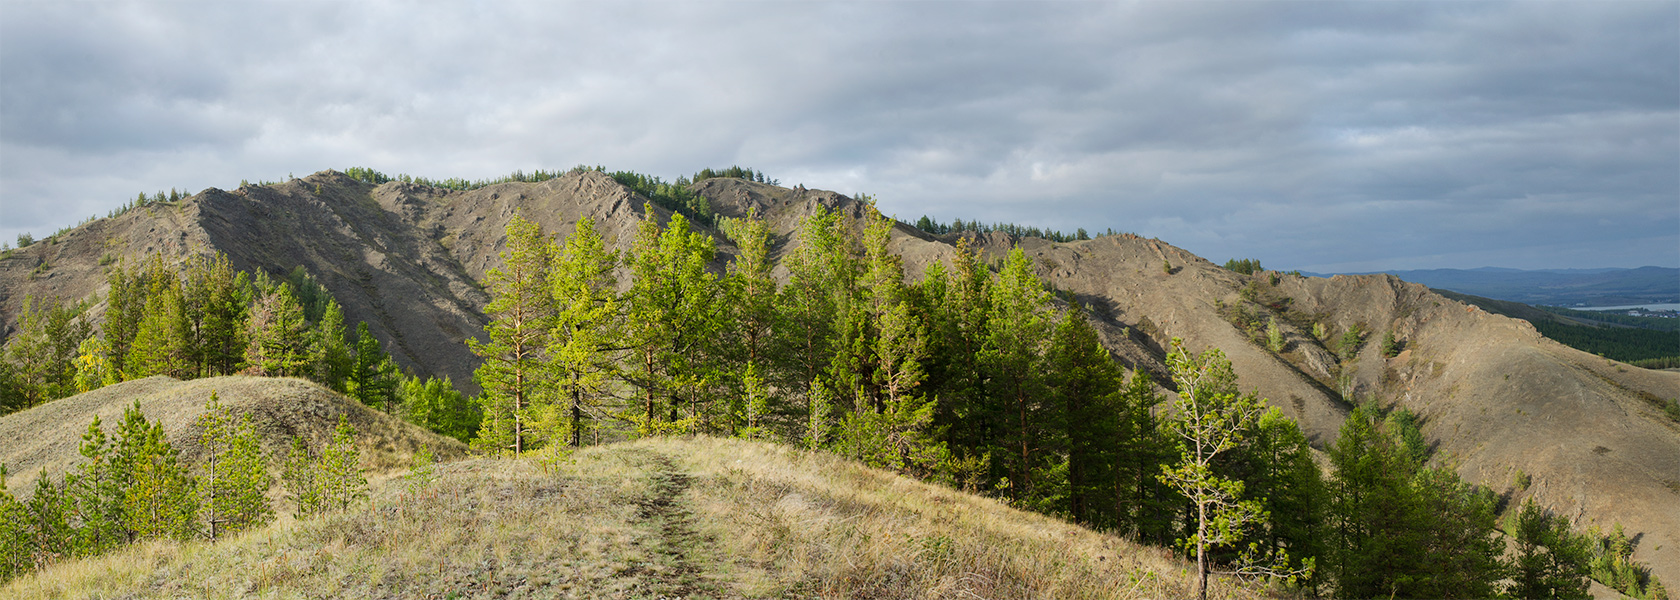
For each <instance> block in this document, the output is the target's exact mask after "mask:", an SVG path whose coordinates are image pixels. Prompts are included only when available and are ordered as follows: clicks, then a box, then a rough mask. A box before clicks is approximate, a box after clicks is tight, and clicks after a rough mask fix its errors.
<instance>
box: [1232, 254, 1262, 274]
mask: <svg viewBox="0 0 1680 600" xmlns="http://www.w3.org/2000/svg"><path fill="white" fill-rule="evenodd" d="M1225 269H1226V270H1229V271H1235V272H1237V273H1242V274H1244V275H1253V274H1255V273H1259V272H1261V271H1264V270H1265V269H1263V268H1261V267H1260V260H1259V259H1256V258H1244V259H1236V258H1233V259H1231V260H1227V261H1225Z"/></svg>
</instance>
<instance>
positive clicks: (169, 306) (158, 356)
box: [123, 269, 196, 379]
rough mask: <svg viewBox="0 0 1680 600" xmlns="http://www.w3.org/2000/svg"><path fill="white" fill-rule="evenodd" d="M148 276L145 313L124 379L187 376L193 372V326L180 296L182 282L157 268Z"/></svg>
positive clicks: (127, 361) (130, 353)
mask: <svg viewBox="0 0 1680 600" xmlns="http://www.w3.org/2000/svg"><path fill="white" fill-rule="evenodd" d="M151 277H154V278H155V280H154V281H152V282H151V291H150V292H149V293H148V294H147V297H146V314H145V316H143V317H141V319H140V327H139V329H138V330H136V331H135V334H134V343H133V345H132V346H131V347H130V348H129V351H128V359H127V360H126V361H125V362H124V364H126V365H127V366H128V370H127V371H126V372H124V374H123V375H124V379H142V378H146V377H151V376H153V375H168V376H170V377H174V378H177V379H188V378H191V377H192V376H193V375H195V374H196V373H195V369H194V363H193V360H192V339H191V336H192V329H191V324H190V322H189V321H188V318H187V312H186V310H187V308H186V302H185V300H184V298H183V297H182V296H181V285H180V282H179V280H177V279H176V278H175V277H174V276H173V274H171V273H169V272H168V271H166V270H163V269H158V270H157V272H156V273H153V274H152V275H151Z"/></svg>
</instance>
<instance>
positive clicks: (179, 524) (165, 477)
mask: <svg viewBox="0 0 1680 600" xmlns="http://www.w3.org/2000/svg"><path fill="white" fill-rule="evenodd" d="M116 446H117V448H116V452H115V457H114V458H116V459H118V465H119V468H124V469H125V470H126V471H127V472H128V476H127V487H126V488H124V490H123V497H122V514H123V519H124V525H125V527H126V529H127V530H128V535H129V536H130V538H131V539H144V538H155V537H174V538H178V539H186V538H188V537H191V536H192V535H193V534H194V533H195V529H194V527H193V525H194V521H195V517H196V515H197V513H198V502H197V498H196V497H195V494H194V491H195V483H194V481H193V478H192V475H191V474H189V473H188V472H187V468H186V466H185V465H182V464H181V462H180V453H179V452H178V451H177V450H176V449H175V448H174V446H172V445H170V443H169V440H168V439H167V438H165V437H164V434H163V425H162V424H159V423H153V422H150V421H148V420H146V417H145V415H144V414H143V413H141V412H140V403H139V402H138V401H136V402H135V404H134V406H133V407H131V408H129V409H127V410H125V411H123V422H122V424H121V425H120V426H119V427H118V429H117V442H116Z"/></svg>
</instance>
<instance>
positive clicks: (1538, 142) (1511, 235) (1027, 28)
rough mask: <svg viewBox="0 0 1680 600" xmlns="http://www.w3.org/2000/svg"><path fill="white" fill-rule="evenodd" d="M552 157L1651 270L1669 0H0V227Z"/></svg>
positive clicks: (1200, 228)
mask: <svg viewBox="0 0 1680 600" xmlns="http://www.w3.org/2000/svg"><path fill="white" fill-rule="evenodd" d="M580 163H581V164H591V165H593V164H601V165H606V166H608V167H609V168H612V169H629V170H636V171H641V172H647V173H651V174H656V175H661V176H664V177H666V178H674V177H675V176H677V175H679V174H684V173H692V172H694V171H696V170H699V169H700V168H702V167H707V166H713V167H716V166H726V165H729V164H741V165H747V166H751V167H755V168H758V169H760V170H763V171H765V172H767V173H769V174H770V175H771V176H773V177H777V178H780V179H781V180H782V181H783V182H784V183H787V184H790V185H791V184H793V183H804V184H805V185H807V186H809V187H816V188H825V189H834V190H836V191H840V192H845V193H853V192H869V193H872V194H875V195H877V196H879V197H880V199H881V203H882V205H883V207H884V208H885V209H886V210H887V211H888V212H892V213H896V214H898V215H899V217H900V218H903V219H907V220H913V219H914V218H915V217H918V216H920V215H922V214H929V215H933V216H935V217H937V218H939V219H941V220H945V221H948V220H950V219H952V218H962V219H964V220H972V219H980V220H983V221H1010V222H1018V223H1023V224H1030V225H1035V226H1040V227H1051V228H1057V229H1063V230H1069V231H1071V230H1073V229H1074V228H1077V227H1084V228H1087V229H1092V230H1104V229H1107V228H1113V229H1115V230H1119V231H1130V232H1135V233H1139V234H1142V235H1145V236H1155V237H1160V238H1161V239H1164V240H1166V241H1168V242H1171V243H1174V244H1177V245H1180V246H1184V247H1186V248H1188V249H1190V250H1192V251H1195V252H1197V253H1199V254H1202V255H1204V256H1206V257H1208V258H1209V259H1212V260H1215V261H1223V260H1224V259H1226V258H1230V257H1254V258H1259V259H1261V260H1262V261H1264V262H1265V264H1267V265H1268V266H1274V267H1282V268H1302V269H1308V270H1317V271H1334V270H1377V269H1385V268H1394V269H1401V268H1430V267H1477V266H1484V265H1496V266H1509V267H1519V268H1547V267H1603V266H1624V267H1631V266H1639V265H1645V264H1656V265H1663V266H1680V4H1676V3H1674V2H1614V3H1602V2H1594V3H1532V2H1522V3H1458V2H1455V3H1369V4H1367V3H1360V4H1352V3H1348V4H1341V3H1301V2H1287V3H1264V2H1232V3H1207V2H1197V3H1166V2H1144V3H1129V4H1097V3H1042V2H1032V3H928V2H915V3H804V2H718V3H666V2H657V3H593V2H592V3H578V4H553V3H548V2H532V3H519V2H483V3H455V4H442V3H398V2H392V3H381V2H357V3H220V2H165V3H141V2H134V3H104V2H99V3H78V2H50V3H49V2H41V3H13V2H9V3H4V4H0V236H4V237H3V239H7V240H10V239H11V238H12V237H14V236H15V235H16V234H17V233H20V232H24V231H28V232H32V233H34V234H35V235H36V236H41V235H44V234H47V233H50V232H51V231H53V230H55V229H57V228H59V227H63V226H66V225H71V224H74V223H75V222H76V221H79V220H81V219H83V218H86V217H87V216H89V215H94V214H99V215H103V214H104V213H105V212H106V211H108V210H110V209H111V208H114V207H116V206H118V205H120V204H122V203H123V202H125V201H127V200H128V199H129V198H132V197H133V196H134V194H135V193H137V192H139V191H141V190H145V191H148V192H149V191H156V190H158V189H168V188H170V187H182V188H186V189H191V190H195V191H196V190H198V189H201V188H204V187H210V186H215V187H224V188H227V187H233V186H234V185H236V184H237V183H238V182H239V180H241V179H250V180H258V179H270V180H273V179H280V178H282V177H284V176H286V175H287V174H289V173H290V174H297V175H303V174H305V173H308V172H313V171H317V170H321V169H327V168H344V167H348V166H370V167H374V168H377V169H380V170H383V171H387V172H393V173H395V172H405V173H411V174H415V175H423V176H428V177H438V178H441V177H454V176H459V177H467V178H482V177H494V176H498V175H502V174H505V173H508V172H510V171H513V170H515V169H524V170H531V169H534V168H566V167H570V166H572V165H575V164H580Z"/></svg>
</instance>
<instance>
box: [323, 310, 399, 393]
mask: <svg viewBox="0 0 1680 600" xmlns="http://www.w3.org/2000/svg"><path fill="white" fill-rule="evenodd" d="M335 304H336V303H335ZM329 310H330V309H329ZM349 374H350V376H349V377H348V378H346V379H345V382H344V389H345V392H346V393H347V394H348V395H349V396H350V397H351V398H355V399H356V400H357V401H360V402H361V403H362V404H364V405H367V406H371V407H374V408H377V409H379V410H382V411H385V412H387V413H390V412H396V409H397V385H398V384H400V383H401V382H402V374H401V373H400V372H399V371H398V369H397V365H396V363H395V362H393V361H392V360H391V355H389V354H386V353H385V349H384V348H383V347H382V346H380V344H379V339H378V338H375V337H373V334H372V333H369V332H368V324H367V322H366V321H364V322H361V323H358V324H357V325H356V354H355V356H353V357H352V358H351V361H350V371H349Z"/></svg>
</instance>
